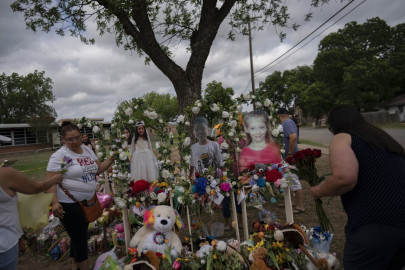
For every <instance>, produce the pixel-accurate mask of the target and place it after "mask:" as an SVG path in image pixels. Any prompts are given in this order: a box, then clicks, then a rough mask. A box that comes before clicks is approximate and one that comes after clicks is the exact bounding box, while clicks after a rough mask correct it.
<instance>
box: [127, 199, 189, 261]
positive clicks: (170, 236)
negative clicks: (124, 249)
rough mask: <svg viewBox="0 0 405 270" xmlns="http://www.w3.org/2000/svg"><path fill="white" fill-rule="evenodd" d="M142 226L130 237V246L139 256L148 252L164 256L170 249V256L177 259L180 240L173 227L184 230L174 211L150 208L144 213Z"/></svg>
mask: <svg viewBox="0 0 405 270" xmlns="http://www.w3.org/2000/svg"><path fill="white" fill-rule="evenodd" d="M143 222H144V226H143V227H142V228H140V229H139V230H138V231H137V232H136V233H135V235H134V236H133V237H132V239H131V242H130V244H129V245H130V246H131V247H136V248H137V250H138V253H139V254H141V253H143V252H146V251H148V250H150V251H153V252H157V253H161V254H164V253H165V250H166V249H167V248H168V247H171V250H170V255H171V256H173V257H175V258H177V256H178V254H179V253H181V250H182V245H181V241H180V238H179V237H178V236H177V234H176V233H174V232H173V230H172V229H173V227H174V226H175V225H177V226H178V228H179V229H184V223H183V221H182V220H181V218H180V216H179V214H178V213H177V211H176V210H174V209H173V208H171V207H170V206H167V205H158V206H151V207H149V208H148V209H147V210H145V213H144V221H143Z"/></svg>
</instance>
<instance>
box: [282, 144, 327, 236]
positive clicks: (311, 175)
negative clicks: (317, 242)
mask: <svg viewBox="0 0 405 270" xmlns="http://www.w3.org/2000/svg"><path fill="white" fill-rule="evenodd" d="M321 155H322V152H321V150H318V149H310V148H307V149H304V150H301V151H298V152H296V153H295V154H294V155H293V156H292V157H287V159H286V161H287V162H288V163H289V164H290V165H295V167H296V168H297V169H296V170H293V171H294V172H296V173H297V175H298V176H299V178H300V179H303V180H305V181H307V182H308V183H309V185H310V186H311V187H312V186H316V185H318V184H319V183H321V182H322V181H323V180H324V179H325V176H323V175H322V176H318V172H317V169H316V167H315V162H316V159H317V158H319V157H320V156H321ZM315 208H316V215H317V217H318V220H319V224H320V225H321V227H322V231H329V230H330V229H332V230H333V226H332V224H331V223H330V221H329V218H328V217H327V216H326V213H325V211H324V210H323V207H322V200H321V199H319V198H318V199H316V200H315Z"/></svg>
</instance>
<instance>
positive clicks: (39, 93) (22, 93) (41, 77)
mask: <svg viewBox="0 0 405 270" xmlns="http://www.w3.org/2000/svg"><path fill="white" fill-rule="evenodd" d="M53 101H55V96H54V95H53V92H52V80H51V79H50V78H46V77H45V72H44V71H41V72H38V71H37V70H35V71H34V73H29V74H28V75H27V76H22V75H21V76H20V75H18V74H17V73H13V74H11V76H7V75H6V74H5V73H3V74H1V75H0V123H27V122H29V121H30V120H37V119H41V121H42V120H44V122H45V123H46V122H47V121H52V122H53V120H54V118H55V117H56V115H57V114H56V112H55V110H54V108H53V107H52V106H50V105H48V103H49V102H53ZM52 119H53V120H52ZM52 122H48V123H52Z"/></svg>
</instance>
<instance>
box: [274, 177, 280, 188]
mask: <svg viewBox="0 0 405 270" xmlns="http://www.w3.org/2000/svg"><path fill="white" fill-rule="evenodd" d="M274 185H275V186H276V187H279V186H280V185H281V178H280V179H277V180H276V182H274Z"/></svg>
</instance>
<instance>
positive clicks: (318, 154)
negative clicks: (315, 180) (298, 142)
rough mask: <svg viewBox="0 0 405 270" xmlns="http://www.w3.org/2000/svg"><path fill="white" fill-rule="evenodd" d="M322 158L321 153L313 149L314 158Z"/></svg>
mask: <svg viewBox="0 0 405 270" xmlns="http://www.w3.org/2000/svg"><path fill="white" fill-rule="evenodd" d="M321 156H322V151H321V150H319V149H314V157H316V158H319V157H321Z"/></svg>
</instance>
